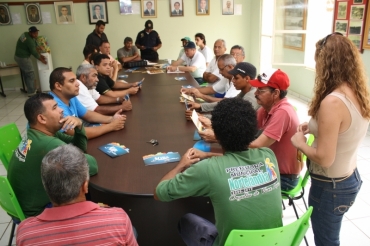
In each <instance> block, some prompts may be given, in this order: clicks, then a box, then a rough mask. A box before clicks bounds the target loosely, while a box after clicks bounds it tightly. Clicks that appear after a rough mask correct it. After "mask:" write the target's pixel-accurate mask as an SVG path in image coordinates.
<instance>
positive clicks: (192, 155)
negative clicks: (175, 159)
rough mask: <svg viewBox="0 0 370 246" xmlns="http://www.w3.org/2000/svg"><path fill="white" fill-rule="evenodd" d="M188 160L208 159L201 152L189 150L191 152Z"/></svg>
mask: <svg viewBox="0 0 370 246" xmlns="http://www.w3.org/2000/svg"><path fill="white" fill-rule="evenodd" d="M189 156H190V158H192V159H194V158H199V159H200V160H202V159H206V158H208V155H207V153H206V152H203V151H201V150H198V149H195V148H191V151H190V152H189Z"/></svg>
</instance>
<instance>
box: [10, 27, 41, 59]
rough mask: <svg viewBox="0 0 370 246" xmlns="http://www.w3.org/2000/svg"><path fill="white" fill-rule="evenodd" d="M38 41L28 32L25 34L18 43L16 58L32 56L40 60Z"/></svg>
mask: <svg viewBox="0 0 370 246" xmlns="http://www.w3.org/2000/svg"><path fill="white" fill-rule="evenodd" d="M36 46H37V44H36V40H35V39H34V38H32V37H31V36H30V34H29V33H28V32H25V33H23V34H22V35H21V36H20V37H19V39H18V42H17V47H16V48H15V56H16V57H19V58H28V57H30V56H31V55H33V56H34V57H36V59H39V58H40V54H39V53H38V52H37V50H36Z"/></svg>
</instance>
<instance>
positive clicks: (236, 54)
mask: <svg viewBox="0 0 370 246" xmlns="http://www.w3.org/2000/svg"><path fill="white" fill-rule="evenodd" d="M230 55H232V56H236V57H238V56H242V54H238V53H230Z"/></svg>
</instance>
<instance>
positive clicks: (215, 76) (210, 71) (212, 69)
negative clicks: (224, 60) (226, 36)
mask: <svg viewBox="0 0 370 246" xmlns="http://www.w3.org/2000/svg"><path fill="white" fill-rule="evenodd" d="M225 52H226V42H225V40H223V39H217V40H216V42H215V44H214V45H213V53H214V54H215V56H214V57H213V58H212V60H211V61H210V62H209V64H208V66H207V69H206V71H205V72H204V73H203V79H204V81H205V82H208V83H215V82H217V81H219V80H220V79H222V75H221V74H220V70H219V68H218V66H217V61H218V58H220V56H222V55H223V54H225Z"/></svg>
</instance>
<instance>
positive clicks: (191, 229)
mask: <svg viewBox="0 0 370 246" xmlns="http://www.w3.org/2000/svg"><path fill="white" fill-rule="evenodd" d="M178 230H179V233H180V236H181V238H182V240H184V242H185V243H186V245H187V246H198V245H199V246H211V245H213V242H214V241H215V240H216V237H217V236H218V232H217V228H216V226H215V225H214V224H212V223H211V222H209V221H208V220H206V219H204V218H202V217H199V216H198V215H195V214H191V213H188V214H185V215H184V216H182V217H181V219H180V221H179V224H178Z"/></svg>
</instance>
